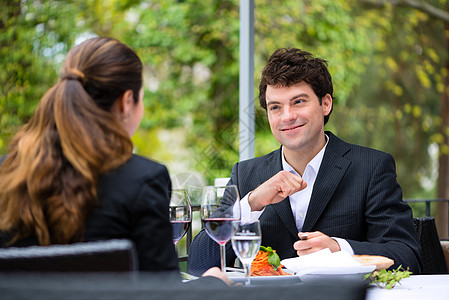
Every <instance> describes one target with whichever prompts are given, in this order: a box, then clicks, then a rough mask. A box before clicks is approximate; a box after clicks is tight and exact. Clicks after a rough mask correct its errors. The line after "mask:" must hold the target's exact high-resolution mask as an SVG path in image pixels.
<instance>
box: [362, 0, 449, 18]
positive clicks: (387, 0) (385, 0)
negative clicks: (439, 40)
mask: <svg viewBox="0 0 449 300" xmlns="http://www.w3.org/2000/svg"><path fill="white" fill-rule="evenodd" d="M361 2H362V3H366V4H371V5H375V6H384V5H388V4H390V5H395V6H405V7H412V8H415V9H417V10H420V11H422V12H424V13H426V14H428V15H429V16H432V17H435V18H437V19H439V20H441V21H443V22H444V23H449V12H447V11H445V10H443V9H440V8H438V7H436V6H433V5H431V4H429V3H426V2H423V1H416V0H361Z"/></svg>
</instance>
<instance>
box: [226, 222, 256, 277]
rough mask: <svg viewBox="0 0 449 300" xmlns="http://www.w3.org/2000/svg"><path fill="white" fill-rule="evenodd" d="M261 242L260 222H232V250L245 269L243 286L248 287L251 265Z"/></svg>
mask: <svg viewBox="0 0 449 300" xmlns="http://www.w3.org/2000/svg"><path fill="white" fill-rule="evenodd" d="M261 240H262V234H261V230H260V222H259V221H258V220H257V221H253V222H251V223H244V222H241V221H234V222H232V238H231V243H232V249H234V252H235V254H236V255H237V257H238V258H239V259H240V261H241V262H242V265H243V267H244V269H245V285H250V271H251V263H252V262H253V260H254V258H255V257H256V255H257V252H258V251H259V248H260V243H261Z"/></svg>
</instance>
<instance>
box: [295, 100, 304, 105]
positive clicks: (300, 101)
mask: <svg viewBox="0 0 449 300" xmlns="http://www.w3.org/2000/svg"><path fill="white" fill-rule="evenodd" d="M302 102H303V101H302V100H295V104H300V103H302Z"/></svg>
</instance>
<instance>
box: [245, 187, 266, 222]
mask: <svg viewBox="0 0 449 300" xmlns="http://www.w3.org/2000/svg"><path fill="white" fill-rule="evenodd" d="M250 194H251V192H249V193H248V194H246V196H245V197H243V198H242V199H241V200H240V214H241V220H242V222H253V221H256V220H259V218H260V216H261V215H262V213H263V212H264V210H265V208H264V209H262V210H261V211H251V206H250V205H249V202H248V197H249V195H250Z"/></svg>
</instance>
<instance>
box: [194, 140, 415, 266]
mask: <svg viewBox="0 0 449 300" xmlns="http://www.w3.org/2000/svg"><path fill="white" fill-rule="evenodd" d="M326 134H327V135H328V136H329V143H328V145H327V147H326V151H325V153H324V157H323V161H322V163H321V166H320V169H319V171H318V175H317V179H316V181H315V184H314V187H313V191H312V195H311V199H310V203H309V207H308V210H307V214H306V218H305V221H304V226H303V230H302V231H304V232H307V231H309V232H311V231H321V232H323V233H324V234H327V235H329V236H331V237H339V238H343V239H346V240H347V241H348V242H349V244H350V245H351V247H352V249H353V250H354V252H355V254H368V255H382V256H386V257H389V258H391V259H393V260H394V261H395V264H394V266H393V267H398V266H399V265H402V266H403V267H404V268H407V267H409V268H410V270H411V271H413V272H415V274H417V273H419V272H420V264H421V259H420V254H419V251H420V247H419V244H418V238H417V234H416V230H415V227H414V224H413V218H412V211H411V209H410V207H409V206H408V204H406V203H405V202H404V201H403V200H402V190H401V187H400V186H399V184H398V182H397V181H396V170H395V163H394V159H393V157H392V156H391V155H390V154H387V153H383V152H380V151H377V150H373V149H369V148H365V147H360V146H356V145H351V144H348V143H345V142H344V141H342V140H340V139H339V138H337V137H336V136H335V135H333V134H332V133H331V132H326ZM281 170H282V162H281V150H280V149H278V150H276V151H273V152H271V153H269V154H267V155H265V156H262V157H259V158H254V159H250V160H247V161H242V162H239V163H237V164H235V165H234V167H233V169H232V174H231V180H230V183H232V184H236V185H237V186H238V188H239V192H240V195H241V196H242V197H243V196H245V195H246V194H248V193H249V192H250V191H252V190H254V189H255V188H256V187H257V186H259V185H260V184H262V183H263V182H265V181H266V180H268V179H269V178H271V177H272V176H274V175H275V174H276V173H278V172H279V171H281ZM260 222H261V227H262V245H264V246H270V247H272V248H273V249H275V250H276V251H277V253H278V254H279V256H280V258H281V259H284V258H289V257H295V256H296V255H297V254H296V251H295V250H294V249H293V243H294V242H295V241H297V240H298V230H297V228H296V223H295V220H294V217H293V213H292V210H291V206H290V200H289V198H288V197H287V198H286V199H284V201H282V202H280V203H277V204H274V205H268V206H267V207H266V208H265V211H264V212H263V214H262V215H261V217H260ZM229 244H230V243H228V245H227V247H228V251H227V259H228V260H227V261H228V262H229V263H231V264H232V262H233V261H234V259H235V255H234V253H233V251H232V249H231V247H230V245H229ZM219 263H220V260H219V248H218V246H217V244H216V243H214V242H213V241H212V240H211V239H210V238H208V236H207V234H206V232H204V231H202V232H200V233H199V234H198V235H197V236H196V237H195V239H194V241H193V244H192V246H191V248H190V254H189V269H190V270H191V272H193V273H198V272H201V270H203V269H207V268H208V267H210V266H211V265H215V266H218V265H219Z"/></svg>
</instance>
